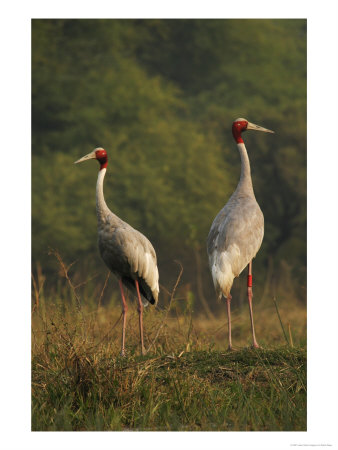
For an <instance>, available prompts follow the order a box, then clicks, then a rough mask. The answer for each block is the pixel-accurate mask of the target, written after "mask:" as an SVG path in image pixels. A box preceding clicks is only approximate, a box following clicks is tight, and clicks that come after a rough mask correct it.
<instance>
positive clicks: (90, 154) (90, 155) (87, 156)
mask: <svg viewBox="0 0 338 450" xmlns="http://www.w3.org/2000/svg"><path fill="white" fill-rule="evenodd" d="M88 159H96V153H95V150H94V151H93V152H90V153H88V155H86V156H83V157H82V158H80V159H78V160H77V161H75V162H74V164H78V163H80V162H83V161H87V160H88Z"/></svg>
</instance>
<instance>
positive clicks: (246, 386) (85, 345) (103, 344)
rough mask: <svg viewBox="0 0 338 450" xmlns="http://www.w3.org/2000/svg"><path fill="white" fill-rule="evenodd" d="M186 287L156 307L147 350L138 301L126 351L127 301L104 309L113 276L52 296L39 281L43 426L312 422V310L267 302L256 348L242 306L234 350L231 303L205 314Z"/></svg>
mask: <svg viewBox="0 0 338 450" xmlns="http://www.w3.org/2000/svg"><path fill="white" fill-rule="evenodd" d="M177 284H178V282H177ZM177 284H176V286H175V288H174V290H173V292H172V294H171V296H170V299H171V300H170V303H169V307H170V310H169V309H166V310H164V311H158V310H155V309H154V308H150V307H149V308H146V309H145V317H144V332H145V344H146V348H147V349H148V353H147V355H146V356H140V349H139V335H138V326H137V325H138V315H137V312H136V308H135V306H134V305H132V304H131V307H130V309H129V315H128V321H127V335H126V339H127V341H126V342H127V347H126V349H127V355H128V356H127V358H122V357H121V356H119V352H120V342H121V320H119V317H120V316H119V314H120V306H119V304H115V302H114V301H113V300H112V301H111V302H110V303H109V304H107V305H105V306H102V305H101V297H102V292H103V289H104V288H105V285H106V284H105V285H104V286H103V288H102V291H101V292H100V291H97V293H96V294H93V293H92V292H91V291H90V289H89V287H90V286H87V289H88V292H89V294H88V295H89V296H87V297H86V294H85V293H84V294H83V295H82V297H81V296H80V294H79V293H77V292H76V289H77V288H76V287H74V286H73V284H72V283H71V281H70V279H67V277H66V283H65V286H64V287H63V288H62V289H59V291H58V292H57V293H55V292H54V293H52V292H50V293H49V296H48V298H47V296H46V294H45V293H44V292H43V289H42V287H41V286H42V283H39V284H38V283H36V284H35V287H36V289H35V301H34V306H33V311H32V430H34V431H43V430H54V431H56V430H57V431H66V430H74V431H75V430H78V431H84V430H88V431H94V430H114V431H118V430H128V431H131V430H133V431H136V430H149V431H150V430H157V431H161V430H171V431H199V430H201V431H208V430H211V431H216V430H222V431H246V430H248V431H250V430H258V431H305V430H306V311H305V309H304V308H302V307H301V305H299V304H297V302H294V301H293V302H292V305H289V304H284V305H283V304H282V305H278V304H277V302H276V303H275V304H274V303H273V300H271V304H269V305H266V304H261V305H260V304H258V305H256V307H254V314H255V315H256V321H255V325H256V335H257V338H258V342H259V343H260V344H261V345H262V348H260V349H252V348H251V347H250V346H249V344H250V324H249V317H248V316H249V315H248V311H247V308H245V309H243V310H242V309H234V311H233V343H234V345H235V346H236V348H237V350H236V351H232V352H228V351H226V350H225V349H226V347H227V338H226V335H227V327H226V325H225V324H226V315H225V311H223V310H222V309H221V310H220V314H219V315H218V317H217V318H214V319H206V318H205V317H204V316H203V315H199V316H196V315H194V314H193V312H192V304H191V302H190V301H189V296H188V297H187V298H185V297H184V295H183V296H182V292H179V293H178V296H177V297H176V294H175V292H176V287H177ZM39 285H40V287H39ZM178 290H179V289H178ZM95 298H96V300H95ZM94 300H95V301H94ZM120 319H121V317H120ZM283 322H284V325H283ZM286 330H288V332H287V331H286ZM264 338H265V339H264Z"/></svg>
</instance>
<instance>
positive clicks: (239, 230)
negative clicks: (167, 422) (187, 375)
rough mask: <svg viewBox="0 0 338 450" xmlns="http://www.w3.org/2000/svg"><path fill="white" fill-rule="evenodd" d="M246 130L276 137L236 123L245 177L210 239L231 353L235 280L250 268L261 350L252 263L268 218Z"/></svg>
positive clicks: (249, 290)
mask: <svg viewBox="0 0 338 450" xmlns="http://www.w3.org/2000/svg"><path fill="white" fill-rule="evenodd" d="M246 130H256V131H264V132H265V133H274V131H271V130H268V129H266V128H263V127H260V126H258V125H255V124H253V123H250V122H248V121H247V120H246V119H242V118H240V119H236V120H235V121H234V122H233V124H232V134H233V137H234V139H235V141H236V143H237V148H238V150H239V154H240V157H241V176H240V179H239V183H238V185H237V188H236V190H235V192H234V193H233V194H232V196H231V197H230V199H229V201H228V203H227V204H226V205H225V206H224V207H223V208H222V209H221V211H220V212H219V213H218V214H217V216H216V217H215V219H214V221H213V223H212V225H211V228H210V231H209V235H208V239H207V251H208V257H209V266H210V270H211V274H212V279H213V282H214V287H215V290H216V295H217V297H218V298H219V300H221V298H222V296H224V297H225V298H226V302H227V315H228V335H229V346H228V349H229V350H231V349H232V342H231V312H230V303H231V299H232V297H231V294H230V291H231V287H232V284H233V281H234V278H235V277H238V276H239V274H240V273H241V272H242V271H243V269H244V268H245V267H246V266H248V279H247V280H248V281H247V295H248V302H249V312H250V321H251V331H252V340H253V347H256V348H257V347H259V345H258V343H257V340H256V336H255V328H254V320H253V313H252V259H253V258H254V257H255V256H256V254H257V252H258V250H259V248H260V246H261V244H262V241H263V235H264V217H263V213H262V211H261V209H260V207H259V205H258V203H257V201H256V198H255V194H254V190H253V187H252V180H251V172H250V162H249V157H248V153H247V151H246V148H245V145H244V142H243V139H242V133H243V132H244V131H246Z"/></svg>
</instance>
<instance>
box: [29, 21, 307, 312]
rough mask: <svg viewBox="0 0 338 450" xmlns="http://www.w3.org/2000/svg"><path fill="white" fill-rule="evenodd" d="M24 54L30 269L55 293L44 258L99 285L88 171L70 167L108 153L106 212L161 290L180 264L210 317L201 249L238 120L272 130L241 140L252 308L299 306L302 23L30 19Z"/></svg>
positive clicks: (92, 174) (234, 157)
mask: <svg viewBox="0 0 338 450" xmlns="http://www.w3.org/2000/svg"><path fill="white" fill-rule="evenodd" d="M32 49H33V52H32V117H33V130H32V155H33V156H32V159H33V160H32V180H33V186H32V215H33V218H32V233H33V240H32V244H33V251H32V258H33V270H34V271H36V267H37V263H39V264H40V265H41V267H42V268H43V271H44V273H45V274H46V275H47V283H48V282H50V284H51V285H53V284H55V280H56V278H57V267H56V265H55V262H54V259H53V258H50V256H49V255H48V249H49V247H53V248H57V249H58V251H59V252H60V253H61V255H62V257H63V258H64V259H65V261H67V262H68V263H71V262H74V261H76V264H75V265H74V266H73V270H74V271H77V272H78V273H81V274H86V275H88V274H92V275H93V274H96V275H97V276H98V277H102V278H104V277H105V267H104V265H103V263H102V262H101V260H100V257H99V255H98V251H97V245H96V216H95V182H96V177H97V166H96V165H95V164H94V163H88V164H84V165H82V166H79V167H75V166H73V162H74V161H75V160H76V159H78V158H79V157H80V156H82V155H84V154H86V153H88V152H89V151H91V150H92V149H93V148H94V147H96V146H103V147H105V148H106V149H107V151H108V153H109V162H110V164H109V171H108V174H107V177H106V181H105V196H106V200H107V203H108V205H109V206H110V208H111V209H112V210H113V211H114V212H115V213H116V214H118V215H119V216H120V217H121V218H123V219H124V220H126V221H127V222H129V223H130V224H132V225H133V226H134V227H136V228H138V229H140V230H141V231H142V232H143V233H144V234H145V235H147V236H148V237H149V239H150V240H151V241H152V242H153V244H154V247H155V249H156V251H157V255H158V261H159V269H160V277H161V278H160V281H161V284H163V285H164V286H168V285H170V283H172V282H173V281H174V279H175V273H176V266H175V264H174V263H173V260H174V259H178V260H180V261H181V262H182V264H183V266H184V274H183V277H182V286H188V287H187V288H188V289H189V290H190V291H191V292H192V293H193V295H194V298H195V300H196V309H197V310H198V309H200V308H201V304H202V302H203V300H204V299H208V303H209V304H210V308H211V309H213V310H215V309H217V308H218V306H217V304H213V303H214V302H213V298H214V295H213V286H212V281H211V277H210V274H209V270H208V267H207V257H206V250H205V242H206V237H207V234H208V231H209V228H210V225H211V223H212V221H213V219H214V217H215V215H216V214H217V212H218V211H219V209H220V208H221V207H222V206H223V205H224V204H225V203H226V201H227V199H228V197H229V196H230V195H231V193H232V191H233V190H234V189H235V187H236V184H237V181H238V177H239V170H240V160H239V155H238V152H237V149H236V146H235V145H234V142H233V138H232V135H231V124H232V121H233V120H234V119H235V118H237V117H246V118H248V119H249V120H250V121H252V122H254V123H258V124H260V125H263V126H266V127H267V128H270V129H273V130H275V132H276V134H275V135H260V134H259V133H251V134H250V132H248V133H247V134H246V135H245V139H246V142H247V147H248V151H249V156H250V159H251V165H252V175H253V182H254V188H255V194H256V197H257V200H258V202H259V204H260V205H261V208H262V210H263V213H264V216H265V238H264V242H263V246H262V249H261V251H260V252H259V255H258V256H257V258H256V259H255V261H254V267H253V269H254V277H255V293H256V297H257V299H260V298H262V297H269V298H270V299H271V296H273V295H278V297H279V299H280V301H284V300H285V299H286V298H287V297H288V298H290V297H292V298H293V299H295V300H299V301H301V302H303V303H304V302H305V295H306V294H305V286H306V273H305V266H306V21H304V20H33V22H32ZM35 273H36V272H35ZM115 288H116V285H115ZM115 288H114V290H115ZM111 293H112V290H109V289H108V291H107V295H108V296H111ZM244 294H245V292H241V291H240V289H239V285H238V283H235V286H234V295H233V297H234V298H235V297H240V298H242V297H243V295H244ZM203 297H204V298H203Z"/></svg>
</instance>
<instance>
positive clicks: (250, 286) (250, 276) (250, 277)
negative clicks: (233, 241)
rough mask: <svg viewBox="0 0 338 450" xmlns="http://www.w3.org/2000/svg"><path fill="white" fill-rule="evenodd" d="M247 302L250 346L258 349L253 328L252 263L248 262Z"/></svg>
mask: <svg viewBox="0 0 338 450" xmlns="http://www.w3.org/2000/svg"><path fill="white" fill-rule="evenodd" d="M248 302H249V311H250V321H251V331H252V342H253V343H252V346H253V347H255V348H259V345H258V344H257V341H256V336H255V327H254V320H253V312H252V261H250V262H249V266H248Z"/></svg>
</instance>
